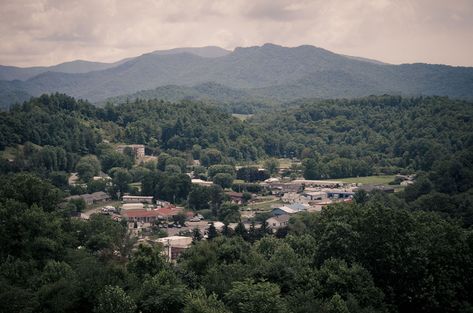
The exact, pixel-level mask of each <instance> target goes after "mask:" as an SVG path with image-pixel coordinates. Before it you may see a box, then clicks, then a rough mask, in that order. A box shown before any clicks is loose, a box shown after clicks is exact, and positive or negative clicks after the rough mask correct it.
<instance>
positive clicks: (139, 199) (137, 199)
mask: <svg viewBox="0 0 473 313" xmlns="http://www.w3.org/2000/svg"><path fill="white" fill-rule="evenodd" d="M122 200H123V202H125V203H150V204H151V203H153V196H123V198H122Z"/></svg>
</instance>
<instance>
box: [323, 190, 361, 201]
mask: <svg viewBox="0 0 473 313" xmlns="http://www.w3.org/2000/svg"><path fill="white" fill-rule="evenodd" d="M325 192H326V193H327V197H328V198H330V199H348V198H353V195H354V194H355V193H354V192H353V191H351V190H346V189H328V190H326V191H325Z"/></svg>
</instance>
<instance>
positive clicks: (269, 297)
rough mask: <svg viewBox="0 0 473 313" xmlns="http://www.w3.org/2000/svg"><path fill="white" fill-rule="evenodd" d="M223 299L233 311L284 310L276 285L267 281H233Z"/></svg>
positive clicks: (269, 311) (285, 309) (268, 312)
mask: <svg viewBox="0 0 473 313" xmlns="http://www.w3.org/2000/svg"><path fill="white" fill-rule="evenodd" d="M225 300H226V302H227V303H228V306H229V307H230V309H231V310H232V311H233V312H235V313H251V312H261V313H271V312H281V313H283V312H286V311H287V307H286V303H285V302H284V300H283V299H281V297H280V290H279V287H278V285H276V284H272V283H269V282H259V283H255V282H254V281H251V280H245V281H242V282H234V283H233V288H232V289H231V290H230V291H229V292H227V293H226V295H225Z"/></svg>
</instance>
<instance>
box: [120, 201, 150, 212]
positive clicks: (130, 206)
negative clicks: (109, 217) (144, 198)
mask: <svg viewBox="0 0 473 313" xmlns="http://www.w3.org/2000/svg"><path fill="white" fill-rule="evenodd" d="M144 208H145V207H144V205H143V203H125V204H123V205H122V210H123V211H128V210H143V209H144Z"/></svg>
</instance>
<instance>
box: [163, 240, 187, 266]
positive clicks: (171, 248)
mask: <svg viewBox="0 0 473 313" xmlns="http://www.w3.org/2000/svg"><path fill="white" fill-rule="evenodd" d="M156 242H157V243H158V244H160V245H162V246H163V247H164V250H163V252H164V255H165V256H166V258H167V260H168V261H169V262H172V261H175V260H176V259H177V258H178V257H179V255H181V254H182V252H183V251H185V250H186V249H187V248H189V247H190V246H191V245H192V238H191V237H185V236H170V237H164V238H159V239H157V240H156Z"/></svg>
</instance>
